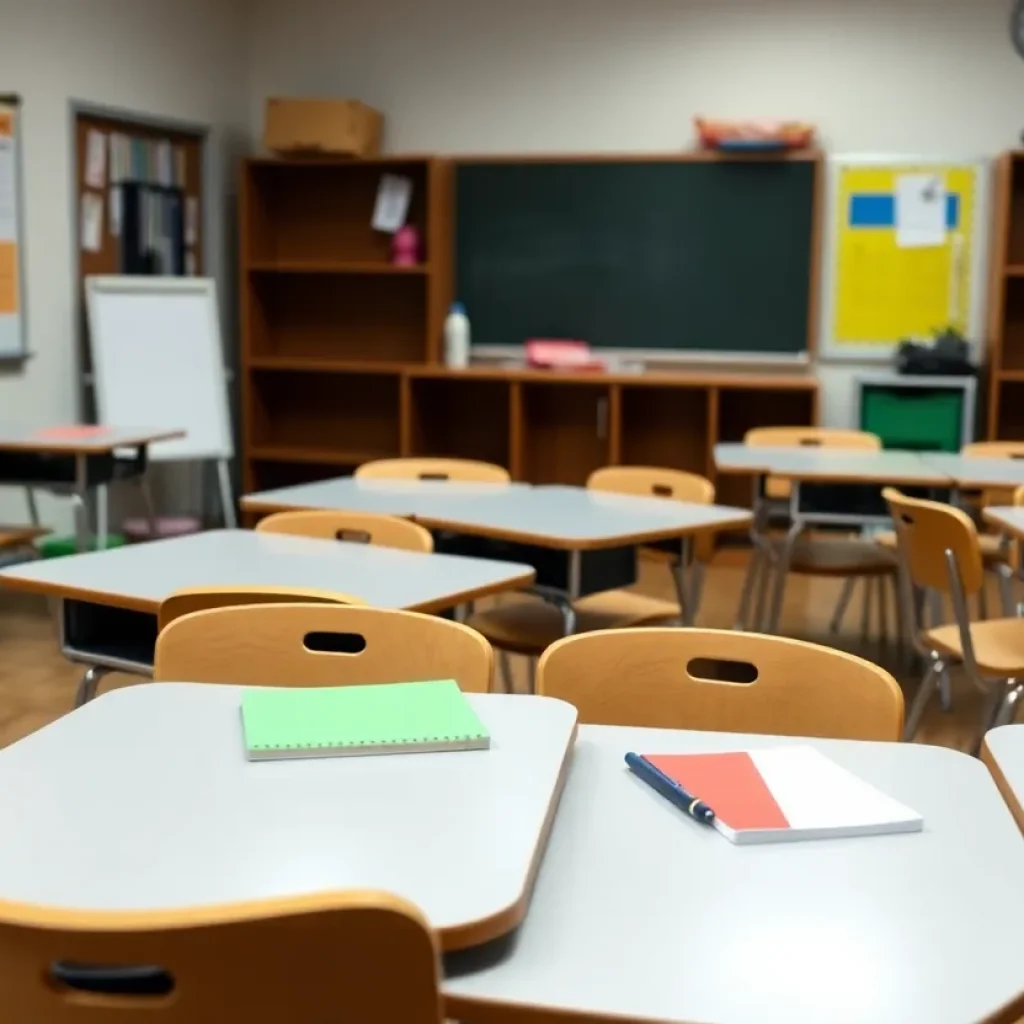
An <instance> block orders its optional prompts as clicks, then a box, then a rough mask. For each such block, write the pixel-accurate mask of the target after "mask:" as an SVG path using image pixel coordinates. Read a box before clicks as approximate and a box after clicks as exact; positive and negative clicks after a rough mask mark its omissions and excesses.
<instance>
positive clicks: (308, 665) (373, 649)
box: [153, 604, 494, 693]
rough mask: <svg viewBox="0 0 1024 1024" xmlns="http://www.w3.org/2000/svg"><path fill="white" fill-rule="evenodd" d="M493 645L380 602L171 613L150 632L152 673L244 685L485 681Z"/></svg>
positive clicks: (474, 686) (472, 684) (473, 688)
mask: <svg viewBox="0 0 1024 1024" xmlns="http://www.w3.org/2000/svg"><path fill="white" fill-rule="evenodd" d="M493 670H494V652H493V651H492V650H491V645H490V644H489V643H488V642H487V641H486V640H485V639H484V638H483V637H482V636H481V635H480V634H479V633H477V632H476V631H475V630H473V629H470V628H469V627H468V626H463V625H462V624H461V623H458V622H451V621H449V620H448V619H439V618H436V617H434V616H432V615H420V614H418V613H416V612H402V611H390V610H388V609H383V608H345V607H340V606H336V607H332V606H331V605H326V604H317V605H312V604H262V605H252V606H248V607H242V608H217V609H214V610H212V611H206V612H196V613H195V614H193V615H186V616H184V617H183V618H180V619H176V620H175V621H174V622H172V623H171V624H170V625H169V626H168V627H167V628H166V629H165V630H163V631H162V632H161V633H160V635H159V636H158V637H157V642H156V661H155V665H154V671H153V678H154V679H157V680H173V681H176V682H194V683H235V684H238V685H246V686H347V685H350V684H359V683H401V682H412V681H416V680H420V679H454V680H455V681H456V682H457V683H458V684H459V686H460V687H461V688H462V689H463V690H466V691H468V692H472V693H486V692H487V691H488V690H489V689H490V686H491V676H492V674H493Z"/></svg>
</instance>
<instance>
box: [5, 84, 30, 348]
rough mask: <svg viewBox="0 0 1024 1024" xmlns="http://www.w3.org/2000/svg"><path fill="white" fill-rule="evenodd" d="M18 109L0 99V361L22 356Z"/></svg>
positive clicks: (22, 264) (22, 290)
mask: <svg viewBox="0 0 1024 1024" xmlns="http://www.w3.org/2000/svg"><path fill="white" fill-rule="evenodd" d="M20 116H21V115H20V110H19V107H18V103H17V102H16V101H15V100H14V98H13V97H10V96H6V97H3V98H0V358H18V357H20V356H24V355H25V275H24V273H23V267H24V259H23V252H22V211H21V198H22V195H21V180H20V178H21V155H20V151H19V147H20V124H19V120H20Z"/></svg>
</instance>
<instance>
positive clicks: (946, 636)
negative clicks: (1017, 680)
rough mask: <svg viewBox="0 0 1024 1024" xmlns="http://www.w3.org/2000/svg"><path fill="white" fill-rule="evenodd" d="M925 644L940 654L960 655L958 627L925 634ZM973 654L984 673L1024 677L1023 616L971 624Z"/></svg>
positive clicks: (944, 628)
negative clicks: (1021, 617)
mask: <svg viewBox="0 0 1024 1024" xmlns="http://www.w3.org/2000/svg"><path fill="white" fill-rule="evenodd" d="M924 640H925V643H927V644H928V646H929V647H931V648H932V649H933V650H936V651H938V652H939V653H940V654H948V655H952V656H953V657H954V658H959V659H962V658H963V647H962V646H961V644H960V630H959V628H958V627H957V626H956V624H955V623H954V624H953V625H949V626H939V627H937V628H936V629H929V630H928V631H926V632H925V633H924ZM971 642H972V643H973V645H974V657H975V660H976V661H977V662H978V668H979V669H980V670H981V672H982V674H983V675H986V676H995V677H998V678H1003V677H1009V676H1017V677H1021V676H1024V619H986V620H985V621H984V622H972V623H971Z"/></svg>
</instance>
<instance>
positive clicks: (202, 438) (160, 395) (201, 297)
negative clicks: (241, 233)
mask: <svg viewBox="0 0 1024 1024" xmlns="http://www.w3.org/2000/svg"><path fill="white" fill-rule="evenodd" d="M86 301H87V306H88V311H89V344H90V349H91V352H92V367H93V383H94V387H95V393H96V410H97V413H98V418H99V422H100V423H101V424H103V425H104V426H109V427H124V426H131V425H138V424H145V425H146V426H147V427H156V428H167V429H168V430H185V431H187V434H186V436H185V437H183V438H181V439H179V440H176V441H161V442H159V443H157V444H154V445H153V446H152V447H151V448H150V457H151V458H152V459H153V461H159V462H171V461H185V460H199V459H219V460H224V459H230V458H231V457H232V454H233V445H232V440H231V421H230V415H229V412H228V394H227V382H226V380H225V377H224V354H223V348H222V345H221V337H220V318H219V315H218V310H217V289H216V284H215V282H214V281H213V280H212V279H210V278H197V277H190V278H177V277H89V278H87V279H86Z"/></svg>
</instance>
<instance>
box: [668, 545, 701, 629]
mask: <svg viewBox="0 0 1024 1024" xmlns="http://www.w3.org/2000/svg"><path fill="white" fill-rule="evenodd" d="M689 564H690V538H689V537H683V539H682V541H681V542H680V545H679V560H678V561H677V562H675V564H674V565H673V566H672V582H673V583H674V584H675V587H676V599H677V600H678V601H679V618H680V621H681V622H682V624H683V625H684V626H692V625H693V620H694V616H695V615H696V613H697V610H696V608H694V607H693V606H692V602H691V600H690V597H691V595H690V593H689V591H688V589H687V585H686V581H687V569H688V567H689Z"/></svg>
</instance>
